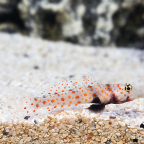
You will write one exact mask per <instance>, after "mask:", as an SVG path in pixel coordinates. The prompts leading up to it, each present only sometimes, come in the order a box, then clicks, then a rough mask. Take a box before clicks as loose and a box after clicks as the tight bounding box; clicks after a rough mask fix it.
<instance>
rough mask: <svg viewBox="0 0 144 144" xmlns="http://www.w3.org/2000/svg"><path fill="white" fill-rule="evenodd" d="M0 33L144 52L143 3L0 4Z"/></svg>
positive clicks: (17, 0) (20, 0)
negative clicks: (130, 48)
mask: <svg viewBox="0 0 144 144" xmlns="http://www.w3.org/2000/svg"><path fill="white" fill-rule="evenodd" d="M0 31H3V32H8V33H22V34H24V35H29V36H33V37H41V38H44V39H48V40H54V41H59V40H63V41H68V42H72V43H76V44H81V45H93V46H97V45H99V46H119V47H122V46H124V47H135V48H140V49H144V0H0Z"/></svg>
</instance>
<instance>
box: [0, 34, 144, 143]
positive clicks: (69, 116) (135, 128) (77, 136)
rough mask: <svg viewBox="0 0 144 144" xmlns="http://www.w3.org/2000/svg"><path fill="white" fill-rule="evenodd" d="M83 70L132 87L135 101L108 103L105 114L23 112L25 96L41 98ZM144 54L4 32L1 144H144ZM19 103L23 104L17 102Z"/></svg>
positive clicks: (0, 40)
mask: <svg viewBox="0 0 144 144" xmlns="http://www.w3.org/2000/svg"><path fill="white" fill-rule="evenodd" d="M84 70H89V71H93V72H95V73H98V75H99V76H97V79H98V81H100V82H102V83H112V84H115V83H116V84H118V83H120V84H125V83H126V82H128V83H130V84H132V86H133V87H134V88H135V89H136V90H137V95H136V97H141V98H138V99H136V100H134V101H132V102H129V103H125V104H120V105H114V104H111V105H107V106H106V108H105V110H104V111H103V113H100V114H99V113H97V114H95V113H91V112H89V111H88V110H86V109H78V110H75V109H72V110H64V111H62V112H56V113H47V112H45V111H43V109H40V110H39V113H40V114H39V115H38V116H36V117H33V118H32V116H30V118H29V117H28V116H29V115H28V114H27V113H25V111H24V110H23V107H24V106H23V100H25V99H21V97H22V94H20V93H24V94H25V95H27V94H30V93H36V94H38V93H39V92H40V91H41V90H42V89H43V88H44V87H45V86H46V85H48V84H52V83H55V82H57V81H61V80H62V79H64V78H66V77H69V76H74V77H75V76H77V77H79V76H80V75H81V73H82V71H84ZM143 70H144V51H142V50H137V49H130V48H128V49H124V48H102V47H88V46H85V47H82V46H78V45H72V44H68V43H64V42H51V41H44V40H41V39H36V38H29V37H24V36H21V35H18V34H15V35H9V34H5V33H1V34H0V143H22V144H23V143H26V144H28V143H34V144H35V143H38V144H39V143H45V144H48V143H49V144H55V143H56V144H62V143H67V144H68V143H72V144H101V143H106V144H116V143H117V144H123V143H127V144H131V143H144V124H143V123H144V99H143V98H142V97H143V95H144V89H143V87H144V82H143V80H144V72H143ZM19 100H21V101H19Z"/></svg>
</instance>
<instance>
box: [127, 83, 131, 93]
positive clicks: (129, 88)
mask: <svg viewBox="0 0 144 144" xmlns="http://www.w3.org/2000/svg"><path fill="white" fill-rule="evenodd" d="M125 90H126V91H127V92H129V91H131V90H132V85H131V84H127V83H126V86H125Z"/></svg>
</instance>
